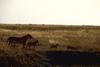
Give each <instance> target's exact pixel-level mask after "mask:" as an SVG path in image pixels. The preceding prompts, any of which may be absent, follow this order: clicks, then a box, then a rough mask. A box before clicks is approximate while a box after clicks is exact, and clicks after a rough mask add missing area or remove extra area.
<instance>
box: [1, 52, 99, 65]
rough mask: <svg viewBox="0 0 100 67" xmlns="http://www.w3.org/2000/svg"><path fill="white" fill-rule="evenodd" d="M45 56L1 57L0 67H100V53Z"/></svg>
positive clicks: (52, 54) (65, 53)
mask: <svg viewBox="0 0 100 67" xmlns="http://www.w3.org/2000/svg"><path fill="white" fill-rule="evenodd" d="M45 55H47V56H45ZM45 55H44V56H43V55H41V53H38V54H37V52H36V53H33V54H24V55H23V56H16V57H12V56H8V55H6V56H0V67H56V66H55V65H59V66H60V67H69V66H70V65H85V67H88V65H89V66H90V67H91V66H92V67H100V52H78V51H47V52H46V54H45ZM46 58H47V59H46ZM95 65H96V66H95ZM73 67H74V66H73Z"/></svg>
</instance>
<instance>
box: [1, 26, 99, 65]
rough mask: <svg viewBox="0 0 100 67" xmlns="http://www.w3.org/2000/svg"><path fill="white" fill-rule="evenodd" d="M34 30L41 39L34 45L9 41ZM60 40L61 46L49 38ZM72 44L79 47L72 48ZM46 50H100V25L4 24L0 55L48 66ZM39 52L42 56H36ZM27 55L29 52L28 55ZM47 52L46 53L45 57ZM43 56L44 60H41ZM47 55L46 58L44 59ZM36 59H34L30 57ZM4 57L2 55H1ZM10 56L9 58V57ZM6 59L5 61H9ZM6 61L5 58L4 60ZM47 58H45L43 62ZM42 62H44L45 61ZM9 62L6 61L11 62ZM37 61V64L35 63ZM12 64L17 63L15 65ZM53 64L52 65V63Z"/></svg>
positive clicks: (26, 63) (19, 62) (35, 34)
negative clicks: (13, 37)
mask: <svg viewBox="0 0 100 67" xmlns="http://www.w3.org/2000/svg"><path fill="white" fill-rule="evenodd" d="M26 34H31V35H32V37H35V38H37V39H38V40H39V43H40V45H39V46H37V47H36V48H35V50H34V49H33V47H31V48H25V49H23V48H22V45H17V47H15V48H14V47H11V46H9V45H8V44H7V43H6V41H7V38H8V37H10V36H23V35H26ZM50 40H52V41H54V42H55V43H56V42H57V43H58V44H59V46H58V47H57V48H50V46H51V45H52V44H51V43H50V42H49V41H50ZM68 46H71V47H75V49H74V48H71V49H70V48H68ZM46 51H88V52H91V51H92V52H93V51H100V27H99V26H63V25H58V26H56V25H32V24H30V25H18V24H16V25H8V24H7V25H5V24H1V25H0V56H1V57H2V56H5V57H8V58H12V59H14V60H11V62H12V61H14V62H15V63H13V64H14V65H15V66H16V65H17V64H19V66H18V65H17V67H20V66H21V65H22V67H25V66H26V67H33V66H34V67H36V66H37V67H47V66H46V65H49V66H51V65H50V64H49V63H47V61H48V60H47V59H46V57H45V52H46ZM35 55H37V56H39V57H36V58H35V59H33V57H35ZM27 56H29V57H28V58H27ZM42 56H43V57H42ZM40 58H41V60H40ZM42 58H43V60H42ZM30 59H33V60H34V61H33V60H30ZM0 60H2V59H0ZM6 60H7V59H6ZM6 60H5V61H6ZM5 61H2V63H4V62H5ZM42 61H43V62H42ZM41 62H42V63H41ZM7 63H8V62H6V64H7ZM34 63H35V64H34ZM13 64H11V65H12V67H15V66H13ZM51 67H52V66H51Z"/></svg>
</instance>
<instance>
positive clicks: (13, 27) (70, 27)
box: [0, 24, 100, 31]
mask: <svg viewBox="0 0 100 67" xmlns="http://www.w3.org/2000/svg"><path fill="white" fill-rule="evenodd" d="M0 28H3V29H11V30H39V31H48V30H49V31H50V30H80V29H86V30H88V29H92V30H95V29H96V30H100V26H84V25H81V26H78V25H44V24H41V25H37V24H0Z"/></svg>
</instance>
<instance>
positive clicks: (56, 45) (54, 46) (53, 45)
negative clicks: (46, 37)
mask: <svg viewBox="0 0 100 67" xmlns="http://www.w3.org/2000/svg"><path fill="white" fill-rule="evenodd" d="M58 46H59V44H52V45H51V46H50V48H57V47H58Z"/></svg>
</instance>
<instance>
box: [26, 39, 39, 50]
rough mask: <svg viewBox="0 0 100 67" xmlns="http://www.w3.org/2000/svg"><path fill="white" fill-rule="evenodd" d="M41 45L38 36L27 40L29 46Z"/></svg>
mask: <svg viewBox="0 0 100 67" xmlns="http://www.w3.org/2000/svg"><path fill="white" fill-rule="evenodd" d="M38 45H39V41H38V40H37V39H36V38H32V39H28V40H27V41H26V46H28V47H29V48H30V47H31V46H33V47H34V48H35V47H36V46H38Z"/></svg>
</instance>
